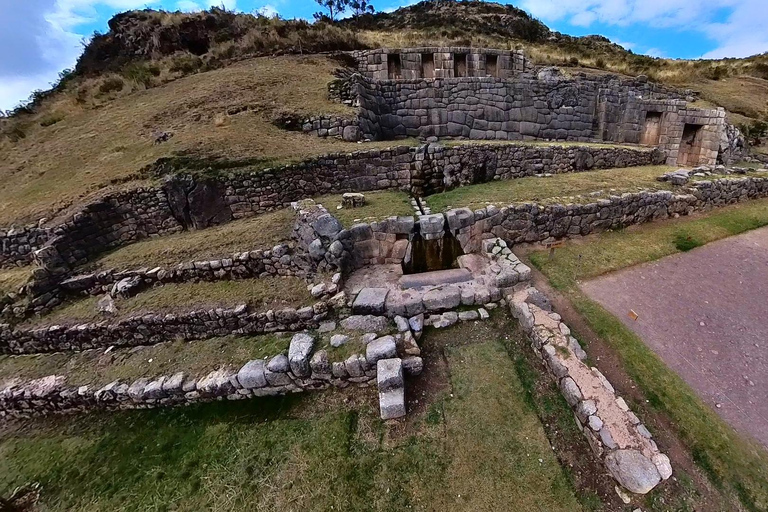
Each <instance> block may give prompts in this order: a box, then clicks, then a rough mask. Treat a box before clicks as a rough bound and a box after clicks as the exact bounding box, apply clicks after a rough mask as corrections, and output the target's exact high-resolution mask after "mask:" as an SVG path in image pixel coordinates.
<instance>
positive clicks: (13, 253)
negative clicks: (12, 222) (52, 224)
mask: <svg viewBox="0 0 768 512" xmlns="http://www.w3.org/2000/svg"><path fill="white" fill-rule="evenodd" d="M50 237H51V230H50V229H48V228H42V227H38V226H26V227H23V228H18V229H14V228H11V229H8V230H5V231H3V230H0V268H11V267H17V266H23V265H28V264H29V263H31V262H32V259H33V258H32V252H33V251H34V250H36V249H38V248H40V247H42V246H43V244H45V242H47V241H48V239H49V238H50Z"/></svg>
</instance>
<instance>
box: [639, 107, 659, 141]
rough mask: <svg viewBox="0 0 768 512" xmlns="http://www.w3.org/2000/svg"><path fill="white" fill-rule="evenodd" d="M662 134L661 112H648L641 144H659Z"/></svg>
mask: <svg viewBox="0 0 768 512" xmlns="http://www.w3.org/2000/svg"><path fill="white" fill-rule="evenodd" d="M660 134H661V112H646V113H645V124H644V125H643V135H642V136H641V137H640V144H643V145H646V146H658V144H659V135H660Z"/></svg>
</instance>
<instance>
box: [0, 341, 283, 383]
mask: <svg viewBox="0 0 768 512" xmlns="http://www.w3.org/2000/svg"><path fill="white" fill-rule="evenodd" d="M290 341H291V338H290V337H289V336H284V337H277V336H274V335H264V336H227V337H223V338H212V339H209V340H198V341H189V342H187V341H182V340H177V341H169V342H165V343H158V344H157V345H150V346H146V347H140V348H117V349H115V350H112V351H110V352H109V353H108V354H105V353H104V350H86V351H84V352H71V353H64V352H59V353H55V354H36V355H23V356H0V381H2V380H3V379H10V378H13V377H19V378H22V379H38V378H40V377H45V376H47V375H54V374H55V375H66V376H67V383H68V384H69V385H72V386H75V385H77V386H79V385H84V384H94V385H104V384H108V383H110V382H112V381H114V380H118V379H119V380H122V381H133V380H135V379H138V378H139V377H148V378H152V377H157V376H159V375H170V374H172V373H175V372H178V371H184V372H186V373H188V374H190V375H194V376H196V377H202V376H203V375H205V374H207V373H209V372H211V371H213V370H215V369H217V368H222V367H229V368H233V369H238V368H240V367H241V366H242V365H243V364H245V363H246V362H248V361H250V360H251V359H257V358H264V357H272V356H275V355H278V354H280V353H281V352H284V351H287V350H288V344H289V343H290Z"/></svg>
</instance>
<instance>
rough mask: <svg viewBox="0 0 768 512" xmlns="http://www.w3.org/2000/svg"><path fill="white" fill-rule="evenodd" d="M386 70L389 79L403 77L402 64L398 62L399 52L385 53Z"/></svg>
mask: <svg viewBox="0 0 768 512" xmlns="http://www.w3.org/2000/svg"><path fill="white" fill-rule="evenodd" d="M387 70H388V72H389V73H388V74H389V79H390V80H397V79H400V78H403V66H402V64H400V54H399V53H390V54H388V55H387Z"/></svg>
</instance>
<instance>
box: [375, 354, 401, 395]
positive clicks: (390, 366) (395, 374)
mask: <svg viewBox="0 0 768 512" xmlns="http://www.w3.org/2000/svg"><path fill="white" fill-rule="evenodd" d="M376 382H377V385H378V387H379V392H380V393H385V392H387V391H391V390H393V389H399V388H402V387H403V386H404V385H405V383H404V381H403V361H402V359H400V358H392V359H379V360H378V361H377V362H376Z"/></svg>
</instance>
